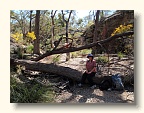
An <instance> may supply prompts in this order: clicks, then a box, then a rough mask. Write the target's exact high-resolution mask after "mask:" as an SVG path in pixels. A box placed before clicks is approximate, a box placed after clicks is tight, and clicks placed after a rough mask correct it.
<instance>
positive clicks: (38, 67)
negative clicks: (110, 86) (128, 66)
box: [11, 60, 111, 84]
mask: <svg viewBox="0 0 144 113" xmlns="http://www.w3.org/2000/svg"><path fill="white" fill-rule="evenodd" d="M12 62H13V64H14V65H21V66H24V67H25V69H26V70H32V71H40V72H46V73H53V74H57V75H60V76H65V77H67V78H70V79H72V80H73V81H76V82H80V80H81V77H82V74H83V72H82V71H79V70H76V69H72V68H70V67H64V66H59V65H56V64H45V63H40V62H35V61H31V60H13V61H12ZM12 62H11V63H12ZM104 79H107V80H111V76H108V75H107V76H98V75H97V76H95V77H94V79H93V80H94V82H95V83H96V84H100V83H101V81H102V80H104Z"/></svg>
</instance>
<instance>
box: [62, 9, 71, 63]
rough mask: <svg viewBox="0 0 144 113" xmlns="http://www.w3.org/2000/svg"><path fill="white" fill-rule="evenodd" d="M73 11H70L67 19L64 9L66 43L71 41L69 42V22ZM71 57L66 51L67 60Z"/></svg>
mask: <svg viewBox="0 0 144 113" xmlns="http://www.w3.org/2000/svg"><path fill="white" fill-rule="evenodd" d="M72 12H73V10H71V11H70V13H69V17H68V19H67V20H66V19H65V17H64V13H63V10H62V18H63V21H64V22H65V23H66V43H69V42H68V24H69V20H70V17H71V14H72ZM69 59H70V53H66V61H68V60H69Z"/></svg>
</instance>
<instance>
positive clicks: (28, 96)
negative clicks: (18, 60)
mask: <svg viewBox="0 0 144 113" xmlns="http://www.w3.org/2000/svg"><path fill="white" fill-rule="evenodd" d="M18 76H19V74H18V73H16V72H13V70H12V69H11V77H10V102H11V103H38V102H43V103H44V102H53V100H54V96H55V93H54V91H53V89H52V87H51V86H50V85H48V86H44V85H41V84H39V83H37V82H35V81H34V80H31V81H30V82H29V83H26V84H25V82H22V81H21V80H20V79H18Z"/></svg>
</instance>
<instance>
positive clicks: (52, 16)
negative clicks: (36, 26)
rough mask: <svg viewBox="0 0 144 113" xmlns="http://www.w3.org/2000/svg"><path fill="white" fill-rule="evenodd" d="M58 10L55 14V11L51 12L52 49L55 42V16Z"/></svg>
mask: <svg viewBox="0 0 144 113" xmlns="http://www.w3.org/2000/svg"><path fill="white" fill-rule="evenodd" d="M56 12H57V10H56V11H55V12H54V14H53V10H52V11H51V20H52V37H51V47H52V48H54V46H53V41H54V35H55V34H54V17H55V14H56Z"/></svg>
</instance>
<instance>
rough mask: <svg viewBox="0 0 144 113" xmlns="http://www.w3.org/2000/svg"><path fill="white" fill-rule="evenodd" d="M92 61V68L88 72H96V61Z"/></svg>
mask: <svg viewBox="0 0 144 113" xmlns="http://www.w3.org/2000/svg"><path fill="white" fill-rule="evenodd" d="M93 63H94V67H93V69H92V70H91V71H90V72H89V73H92V72H96V62H95V61H93Z"/></svg>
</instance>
